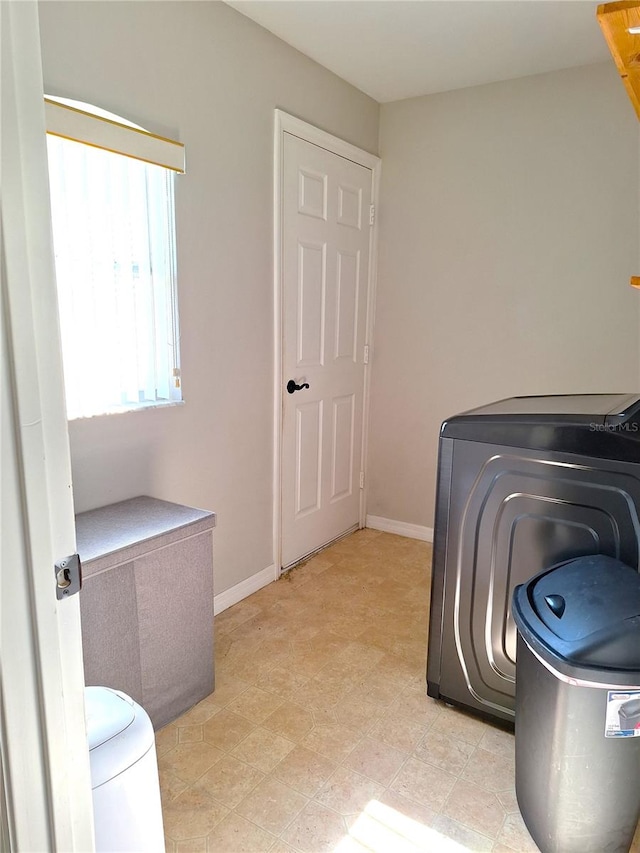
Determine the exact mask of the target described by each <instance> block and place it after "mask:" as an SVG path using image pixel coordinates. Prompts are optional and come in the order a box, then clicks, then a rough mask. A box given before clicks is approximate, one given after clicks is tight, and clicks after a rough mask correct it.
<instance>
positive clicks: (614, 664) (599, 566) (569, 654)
mask: <svg viewBox="0 0 640 853" xmlns="http://www.w3.org/2000/svg"><path fill="white" fill-rule="evenodd" d="M513 615H514V618H515V620H516V624H517V626H518V630H519V631H520V633H521V634H522V636H523V638H524V639H525V640H526V641H527V642H528V643H529V645H530V646H532V648H533V649H534V651H537V652H538V654H540V655H542V657H543V659H546V660H548V662H549V663H553V664H554V665H555V666H556V668H557V667H558V663H560V664H564V666H562V665H561V666H560V671H561V672H563V673H564V674H565V675H567V676H569V677H574V678H579V677H584V672H583V673H580V672H578V670H579V669H587V670H589V671H590V672H589V676H590V678H591V680H593V681H596V682H608V681H611V674H612V672H613V673H618V674H619V675H620V679H618V682H619V683H622V682H625V683H627V682H629V681H630V678H629V676H630V674H632V673H633V674H634V675H633V679H634V681H635V680H637V678H638V676H640V574H639V573H638V572H637V571H636V570H635V569H632V568H630V567H629V566H627V565H625V564H624V563H622V562H620V560H615V559H613V558H612V557H605V556H603V555H594V556H588V557H578V558H576V559H573V560H568V561H566V562H564V563H560V564H559V565H557V566H553V567H552V568H550V569H547V570H546V571H544V572H541V573H540V574H539V575H536V576H535V577H533V578H531V580H529V581H528V582H527V583H525V584H522V585H521V586H519V587H517V588H516V590H515V592H514V598H513ZM614 682H615V679H614Z"/></svg>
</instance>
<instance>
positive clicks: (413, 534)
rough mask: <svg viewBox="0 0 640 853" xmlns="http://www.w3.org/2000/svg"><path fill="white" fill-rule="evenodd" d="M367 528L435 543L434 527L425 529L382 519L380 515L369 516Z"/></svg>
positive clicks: (418, 525) (404, 522)
mask: <svg viewBox="0 0 640 853" xmlns="http://www.w3.org/2000/svg"><path fill="white" fill-rule="evenodd" d="M365 526H366V527H370V528H371V529H372V530H382V531H383V532H384V533H396V534H397V535H398V536H407V537H408V538H409V539H421V540H422V541H423V542H433V527H423V526H422V525H421V524H408V523H407V522H406V521H394V520H393V519H392V518H381V517H380V516H379V515H368V516H367V518H366V523H365Z"/></svg>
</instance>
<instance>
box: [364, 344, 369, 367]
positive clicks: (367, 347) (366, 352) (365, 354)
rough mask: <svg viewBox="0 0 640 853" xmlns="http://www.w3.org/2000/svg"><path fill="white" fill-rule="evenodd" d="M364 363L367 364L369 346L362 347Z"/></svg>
mask: <svg viewBox="0 0 640 853" xmlns="http://www.w3.org/2000/svg"><path fill="white" fill-rule="evenodd" d="M364 363H365V364H369V344H365V345H364Z"/></svg>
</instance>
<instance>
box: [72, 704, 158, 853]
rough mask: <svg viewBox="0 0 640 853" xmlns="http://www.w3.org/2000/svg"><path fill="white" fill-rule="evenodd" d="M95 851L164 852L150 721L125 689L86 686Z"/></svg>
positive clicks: (154, 752) (156, 764)
mask: <svg viewBox="0 0 640 853" xmlns="http://www.w3.org/2000/svg"><path fill="white" fill-rule="evenodd" d="M85 715H86V721H87V739H88V741H89V758H90V762H91V787H92V789H93V810H94V817H95V840H96V853H158V851H160V853H162V851H164V849H165V847H164V832H163V827H162V807H161V804H160V783H159V781H158V762H157V759H156V750H155V737H154V733H153V726H152V725H151V720H150V719H149V715H148V714H147V712H146V711H145V710H144V709H143V708H142V707H141V706H140V705H138V704H137V702H134V701H133V699H131V698H130V697H129V696H127V695H126V694H125V693H121V692H120V691H118V690H111V689H110V688H108V687H87V688H85Z"/></svg>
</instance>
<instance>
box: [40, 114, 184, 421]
mask: <svg viewBox="0 0 640 853" xmlns="http://www.w3.org/2000/svg"><path fill="white" fill-rule="evenodd" d="M78 106H80V107H81V108H82V109H81V110H79V109H77V107H76V106H75V105H74V106H73V107H70V106H69V105H68V102H66V103H65V105H64V106H63V105H62V104H60V103H59V102H58V103H56V102H51V101H49V102H48V103H47V131H48V136H47V141H48V152H49V175H50V185H51V213H52V222H53V243H54V251H55V263H56V278H57V282H58V301H59V305H60V326H61V335H62V355H63V363H64V376H65V388H66V396H67V414H68V417H69V418H70V419H72V418H79V417H89V416H92V415H99V414H105V413H109V412H117V411H126V410H130V409H136V408H142V407H146V406H156V405H162V404H166V403H172V402H177V401H180V400H181V389H180V354H179V330H178V310H177V288H176V255H175V225H174V194H173V182H174V175H175V171H179V170H180V171H181V170H183V169H178V168H176V165H175V163H173V161H172V164H171V165H164V164H162V160H164V159H166V158H164V157H161V158H158V159H159V160H160V162H148V161H149V160H150V159H152V158H153V159H156V158H157V152H150V151H149V150H146V149H143V150H142V151H140V150H139V147H138V148H136V145H137V144H138V143H139V142H142V144H143V145H147V144H148V143H149V142H150V141H151V142H152V143H155V142H158V141H160V142H164V143H166V144H169V145H172V146H174V145H176V144H177V143H171V142H169V141H168V140H158V137H153V135H152V134H147V132H146V131H143V130H142V129H141V128H135V126H131V125H128V124H126V123H124V122H123V121H122V119H119V118H117V117H111V118H108V119H107V118H104V117H103V116H104V113H102V116H100V117H99V116H96V115H93V114H90V113H89V112H88V110H91V109H93V108H90V107H88V106H87V105H78ZM52 107H55V108H56V109H57V110H65V111H66V113H70V114H71V119H72V121H77V119H78V116H79V117H80V119H81V121H83V122H84V123H85V127H84V129H83V130H81V131H80V132H79V131H78V128H77V127H76V126H74V127H72V128H69V127H68V126H65V127H64V128H63V129H61V127H60V122H63V123H64V122H67V123H68V119H69V116H68V115H67V114H66V113H61V114H59V113H58V112H55V113H54V118H53V119H51V108H52ZM103 126H106V134H107V136H106V137H105V135H104V131H105V127H103ZM52 128H54V129H53V130H52ZM87 128H88V131H87ZM114 130H115V131H116V132H117V133H119V134H120V136H119V138H118V140H116V141H115V142H114V139H113V138H111V137H112V135H113V133H114ZM63 131H64V132H63ZM96 134H97V135H98V138H97V137H96ZM101 134H102V136H100V135H101ZM139 137H141V139H139ZM180 149H182V146H180ZM170 153H171V154H173V153H175V152H173V150H171V152H170ZM141 154H142V155H143V156H141ZM182 164H183V161H182Z"/></svg>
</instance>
